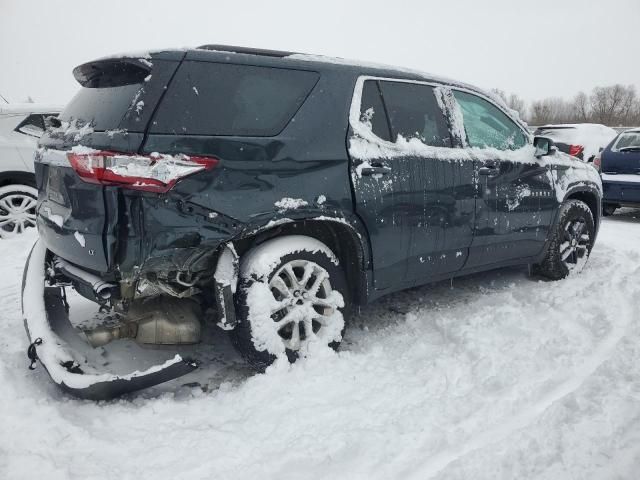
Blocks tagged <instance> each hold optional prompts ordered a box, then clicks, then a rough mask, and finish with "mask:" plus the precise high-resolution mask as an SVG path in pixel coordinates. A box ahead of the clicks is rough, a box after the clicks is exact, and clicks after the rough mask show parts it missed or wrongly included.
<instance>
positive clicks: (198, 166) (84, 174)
mask: <svg viewBox="0 0 640 480" xmlns="http://www.w3.org/2000/svg"><path fill="white" fill-rule="evenodd" d="M67 158H68V159H69V162H70V163H71V166H72V167H73V169H74V170H75V171H76V173H77V174H78V175H79V176H80V178H81V179H82V180H84V181H85V182H89V183H97V184H100V185H117V186H121V187H124V188H128V189H132V190H143V191H146V192H156V193H165V192H168V191H169V190H171V188H173V186H174V185H175V184H176V183H177V182H178V180H180V179H182V178H184V177H186V176H188V175H191V174H194V173H196V172H200V171H202V170H211V169H212V168H214V167H215V166H216V165H218V163H219V160H218V159H217V158H215V157H201V156H198V157H194V156H188V155H183V154H179V155H165V154H161V153H155V152H154V153H152V154H150V155H135V154H126V153H118V152H109V151H98V150H87V151H83V150H81V151H72V152H69V153H67Z"/></svg>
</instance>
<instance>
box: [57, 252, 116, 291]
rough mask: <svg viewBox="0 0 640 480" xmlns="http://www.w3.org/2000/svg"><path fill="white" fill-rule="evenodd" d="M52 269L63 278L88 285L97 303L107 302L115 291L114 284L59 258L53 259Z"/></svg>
mask: <svg viewBox="0 0 640 480" xmlns="http://www.w3.org/2000/svg"><path fill="white" fill-rule="evenodd" d="M53 267H54V269H55V270H56V271H57V272H61V273H62V274H64V275H65V276H67V277H70V278H71V279H73V280H76V281H78V282H79V283H80V284H84V285H89V286H90V287H91V290H92V292H93V295H94V296H95V298H96V300H98V302H105V301H107V300H109V298H111V295H112V293H113V292H114V290H116V289H117V286H116V285H115V284H113V283H109V282H105V281H104V280H102V279H101V278H100V277H98V276H96V275H93V274H91V273H89V272H86V271H84V270H82V269H80V268H78V267H76V266H74V265H71V264H70V263H69V262H67V261H66V260H63V259H61V258H59V257H55V258H54V260H53Z"/></svg>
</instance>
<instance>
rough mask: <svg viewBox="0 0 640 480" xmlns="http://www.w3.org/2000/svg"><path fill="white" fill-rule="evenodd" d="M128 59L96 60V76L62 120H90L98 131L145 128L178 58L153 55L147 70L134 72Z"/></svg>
mask: <svg viewBox="0 0 640 480" xmlns="http://www.w3.org/2000/svg"><path fill="white" fill-rule="evenodd" d="M126 61H127V59H124V60H123V62H122V64H121V65H119V64H117V63H116V64H114V61H113V60H106V61H97V62H94V63H92V64H91V67H92V70H91V74H92V75H93V77H92V79H91V80H89V81H87V82H86V83H85V85H87V86H84V87H82V88H81V89H80V91H79V92H78V93H77V94H76V96H75V97H73V99H72V100H71V102H69V103H68V104H67V106H66V107H65V109H64V111H63V112H62V113H61V114H60V117H59V118H60V120H62V121H63V122H69V123H71V124H72V126H74V127H77V128H79V127H82V126H84V125H85V124H88V125H89V126H90V127H91V130H94V131H107V130H115V129H123V130H127V131H129V132H144V131H145V130H146V128H147V124H148V122H149V119H150V118H151V114H152V113H153V111H154V108H155V106H156V104H157V103H158V100H159V99H160V96H161V95H162V93H164V91H165V87H166V85H167V84H168V83H169V80H170V79H171V76H172V75H173V73H174V72H175V71H176V68H177V66H178V62H176V61H172V60H158V59H153V62H150V61H149V62H147V63H148V65H149V66H148V70H147V71H141V70H138V71H136V72H133V73H135V74H132V72H131V68H130V67H129V65H128V64H127V63H126ZM125 74H126V75H125Z"/></svg>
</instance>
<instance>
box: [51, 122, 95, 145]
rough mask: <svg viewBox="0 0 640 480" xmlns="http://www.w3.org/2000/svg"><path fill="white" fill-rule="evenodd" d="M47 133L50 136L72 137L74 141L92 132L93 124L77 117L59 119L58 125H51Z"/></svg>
mask: <svg viewBox="0 0 640 480" xmlns="http://www.w3.org/2000/svg"><path fill="white" fill-rule="evenodd" d="M49 133H50V134H51V136H52V137H54V138H55V137H60V136H62V137H65V138H67V137H72V138H73V141H74V142H78V141H80V140H82V138H84V137H85V136H87V135H89V134H90V133H93V126H92V125H91V123H89V122H82V121H80V120H77V119H71V120H70V121H68V122H66V121H60V126H59V127H52V128H50V129H49Z"/></svg>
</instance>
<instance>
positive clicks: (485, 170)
mask: <svg viewBox="0 0 640 480" xmlns="http://www.w3.org/2000/svg"><path fill="white" fill-rule="evenodd" d="M499 173H500V169H499V168H498V166H497V165H491V164H490V165H485V166H484V167H480V168H479V169H478V175H485V176H487V177H495V176H496V175H498V174H499Z"/></svg>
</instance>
